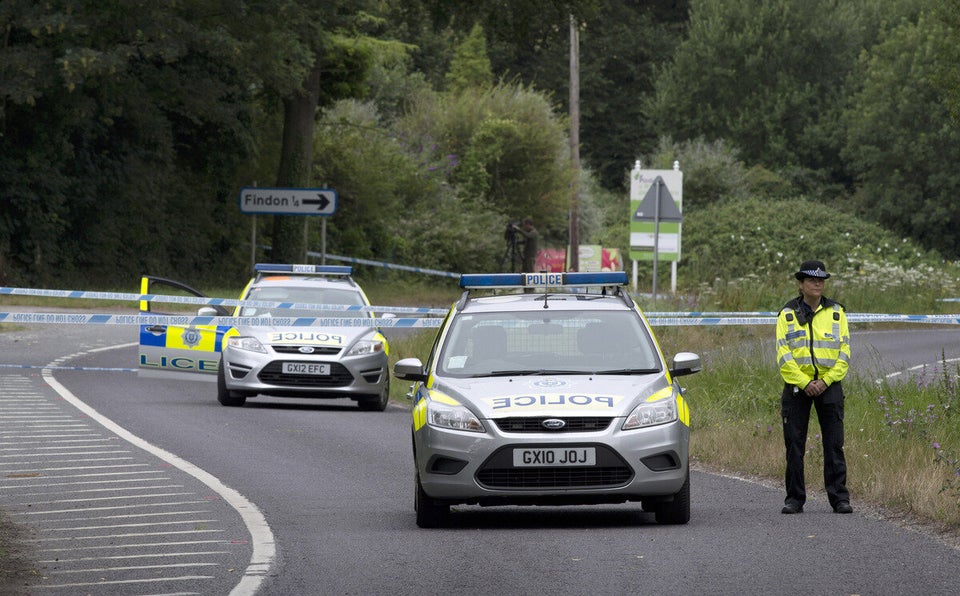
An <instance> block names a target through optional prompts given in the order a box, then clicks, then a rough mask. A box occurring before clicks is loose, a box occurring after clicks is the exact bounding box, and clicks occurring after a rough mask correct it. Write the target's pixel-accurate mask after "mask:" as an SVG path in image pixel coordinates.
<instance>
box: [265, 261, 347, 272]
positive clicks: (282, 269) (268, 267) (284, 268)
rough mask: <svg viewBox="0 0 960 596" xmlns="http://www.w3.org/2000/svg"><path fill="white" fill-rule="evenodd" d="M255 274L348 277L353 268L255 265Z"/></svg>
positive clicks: (341, 266) (340, 266)
mask: <svg viewBox="0 0 960 596" xmlns="http://www.w3.org/2000/svg"><path fill="white" fill-rule="evenodd" d="M253 270H254V271H255V272H256V273H260V274H264V273H293V274H300V275H350V274H352V273H353V267H350V266H348V265H278V264H274V263H257V264H256V265H254V266H253Z"/></svg>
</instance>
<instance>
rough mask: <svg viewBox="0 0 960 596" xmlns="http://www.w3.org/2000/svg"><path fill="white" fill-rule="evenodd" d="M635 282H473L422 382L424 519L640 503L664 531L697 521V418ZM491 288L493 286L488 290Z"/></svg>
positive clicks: (564, 278)
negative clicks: (515, 508) (478, 508)
mask: <svg viewBox="0 0 960 596" xmlns="http://www.w3.org/2000/svg"><path fill="white" fill-rule="evenodd" d="M626 281H627V279H626V274H625V273H623V272H605V273H556V274H546V273H538V274H523V273H519V274H491V275H479V274H478V275H463V276H462V277H461V279H460V286H461V287H462V288H464V290H465V292H464V293H463V296H462V297H461V298H460V300H459V301H458V302H457V303H456V304H455V305H454V306H453V307H452V308H451V310H450V312H449V313H448V314H447V317H446V319H445V320H444V322H443V325H442V326H441V328H440V330H439V332H438V334H437V338H436V341H435V343H434V346H433V349H432V351H431V353H430V355H429V357H428V359H427V362H426V363H423V362H421V361H420V360H419V359H417V358H405V359H402V360H400V361H398V362H397V363H396V364H395V365H394V375H395V376H396V377H397V378H399V379H405V380H409V381H414V384H413V386H412V388H411V391H412V396H413V451H414V453H413V455H414V462H415V465H416V477H415V480H416V497H415V508H416V519H417V525H419V526H420V527H437V526H442V525H444V524H445V523H447V522H448V521H449V516H450V515H451V512H450V506H451V505H456V504H479V505H518V504H519V505H564V504H592V503H621V502H628V501H639V502H640V503H641V504H642V507H643V509H644V510H646V511H652V512H654V515H655V518H656V520H657V521H658V522H660V523H667V524H683V523H686V522H687V521H688V520H689V519H690V474H689V467H688V453H689V452H688V445H689V438H690V411H689V408H688V406H687V403H686V401H685V400H684V398H683V394H682V392H681V388H680V385H679V384H678V382H677V380H676V378H677V377H679V376H682V375H687V374H691V373H695V372H698V371H699V370H700V358H699V357H698V356H697V355H696V354H692V353H686V352H682V353H679V354H677V355H676V357H675V358H674V360H673V365H672V367H668V366H667V364H666V362H665V360H664V357H663V354H662V353H661V350H660V348H659V346H658V344H657V341H656V339H655V337H654V334H653V331H652V330H651V328H650V325H649V324H648V323H647V321H646V319H645V318H644V316H643V314H642V313H641V311H640V309H639V308H638V307H637V305H636V304H635V303H634V301H633V300H632V299H631V298H630V296H629V294H627V292H626V291H625V289H624V286H625V285H626ZM486 290H491V291H486Z"/></svg>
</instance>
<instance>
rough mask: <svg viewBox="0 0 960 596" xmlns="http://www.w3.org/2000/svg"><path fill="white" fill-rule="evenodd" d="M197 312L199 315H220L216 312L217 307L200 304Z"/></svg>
mask: <svg viewBox="0 0 960 596" xmlns="http://www.w3.org/2000/svg"><path fill="white" fill-rule="evenodd" d="M197 314H198V315H200V316H201V317H216V316H219V315H220V313H219V312H217V309H215V308H214V307H212V306H201V307H200V308H199V309H198V310H197Z"/></svg>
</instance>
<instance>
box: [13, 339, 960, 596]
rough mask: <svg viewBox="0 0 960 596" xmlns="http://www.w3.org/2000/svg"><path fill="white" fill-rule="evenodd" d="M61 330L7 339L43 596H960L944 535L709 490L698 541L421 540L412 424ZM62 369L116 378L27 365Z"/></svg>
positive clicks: (712, 478) (603, 512)
mask: <svg viewBox="0 0 960 596" xmlns="http://www.w3.org/2000/svg"><path fill="white" fill-rule="evenodd" d="M44 327H45V326H35V327H32V328H29V329H27V330H26V331H18V332H13V333H2V334H0V364H7V365H8V367H7V368H0V506H2V507H4V508H5V510H6V511H7V512H8V513H9V514H10V515H11V517H12V518H13V519H14V520H15V521H17V522H20V523H24V524H27V525H28V527H30V528H31V530H32V531H33V535H34V538H35V540H36V542H35V545H36V547H37V559H38V561H40V562H39V564H38V567H39V568H40V570H41V574H42V581H40V582H38V583H37V584H36V585H35V586H34V587H32V588H31V589H29V590H26V591H24V592H23V593H28V594H77V593H81V594H83V593H96V594H110V595H113V594H145V593H151V594H164V593H203V594H228V593H231V591H233V593H235V594H243V593H258V594H270V595H274V594H276V595H291V594H357V595H359V594H425V595H430V594H450V593H456V594H463V595H472V594H477V595H480V594H570V595H578V594H591V595H598V594H600V595H602V594H624V593H637V594H671V593H672V594H700V593H712V594H771V593H772V594H824V595H828V594H881V595H882V594H898V595H899V594H924V595H939V594H944V595H946V594H951V595H952V594H954V593H956V579H955V570H956V569H957V568H958V566H960V551H958V550H957V549H955V548H953V547H951V546H949V545H947V544H944V543H943V542H941V541H939V540H937V539H936V538H934V537H931V536H928V535H924V534H921V533H918V532H915V531H912V530H909V529H905V528H903V527H901V526H899V525H897V524H896V523H893V522H891V521H886V520H883V519H879V518H878V517H877V516H873V515H870V514H868V513H865V512H864V511H863V510H860V509H858V511H857V512H856V513H854V514H853V515H849V516H838V515H834V514H833V513H832V512H831V511H830V510H829V507H828V506H827V504H826V502H825V499H815V500H812V501H811V502H809V503H808V505H807V507H806V508H805V512H804V514H803V515H799V516H784V515H780V513H779V504H780V503H781V500H782V495H781V490H780V489H778V488H775V487H771V486H765V485H761V484H756V483H751V482H747V481H744V480H740V479H736V478H731V477H726V476H720V475H715V474H710V473H706V472H695V473H694V474H693V477H692V519H691V521H690V523H689V524H687V525H685V526H659V525H657V524H655V523H654V522H653V520H652V518H651V517H650V516H649V515H647V514H643V513H640V512H639V509H638V506H636V505H623V506H599V507H596V506H595V507H563V508H489V509H485V508H478V507H460V508H458V514H457V515H456V516H455V517H454V520H455V522H454V525H453V527H450V528H446V529H443V530H433V531H428V530H421V529H418V528H417V527H416V525H415V523H414V517H413V511H412V493H413V480H412V461H411V457H410V430H409V422H408V417H409V413H408V412H407V410H406V409H405V408H403V407H400V406H395V405H393V404H391V407H390V408H389V409H388V410H387V411H386V412H382V413H380V412H361V411H359V410H358V409H357V408H356V407H355V405H354V404H353V402H350V401H342V402H341V401H332V402H320V403H313V402H307V401H303V400H283V399H263V398H261V399H257V400H252V401H249V402H248V405H247V406H246V407H244V408H223V407H221V406H220V405H219V404H218V403H217V401H216V397H215V388H214V386H213V385H212V384H207V383H200V382H184V381H167V382H164V381H157V380H156V379H150V380H148V379H139V378H138V377H137V376H136V375H135V374H133V373H131V372H128V371H127V370H126V368H127V367H130V366H132V364H133V363H134V362H135V361H136V347H135V346H131V345H127V346H125V347H114V346H123V344H128V343H130V342H132V341H134V340H135V333H134V332H133V331H131V330H130V329H125V330H124V329H122V328H97V327H84V328H81V327H79V326H77V327H59V328H56V329H54V328H51V327H46V328H44ZM854 349H856V350H857V353H858V354H875V355H876V358H874V359H873V361H874V362H876V366H877V372H878V374H883V375H887V374H890V373H895V372H896V371H898V370H903V369H906V368H909V367H912V366H917V365H920V364H923V363H928V364H933V365H935V364H936V363H937V362H939V361H940V360H941V359H942V358H943V357H946V358H948V359H950V358H956V357H958V356H960V340H958V338H957V334H956V331H955V330H949V329H940V328H931V329H929V330H921V332H919V333H917V332H912V333H906V332H904V331H898V332H877V333H870V334H866V333H864V334H859V335H855V344H854ZM51 363H53V364H55V365H57V366H61V367H68V366H69V367H89V368H100V369H112V370H101V371H99V372H95V371H90V370H66V369H63V368H59V369H54V370H52V371H50V372H49V373H47V375H46V376H45V375H44V374H43V373H42V371H41V369H39V368H10V367H9V365H11V364H16V365H35V366H45V365H49V364H51ZM63 392H66V393H67V395H68V396H72V398H75V400H76V403H77V404H82V405H84V406H86V407H88V408H89V409H87V410H84V409H78V406H77V405H76V404H75V403H74V399H67V398H65V397H64V394H63ZM101 417H105V418H106V419H108V422H107V423H106V424H108V426H104V422H103V421H102V420H101V419H100V418H101ZM25 432H29V433H35V434H39V435H44V437H43V438H37V439H33V441H37V442H32V443H28V442H27V440H26V438H25V437H24V436H23V434H24V433H25ZM72 433H76V434H78V435H79V436H77V437H73V438H71V437H69V436H68V435H70V434H72ZM48 435H56V437H50V436H48ZM92 439H97V440H98V441H92ZM53 441H58V442H57V443H54V442H53ZM59 441H76V442H74V443H60V442H59ZM137 441H139V442H137ZM104 444H105V445H107V447H105V448H103V447H100V446H99V445H104ZM63 445H74V446H76V447H71V448H70V449H72V450H73V451H70V450H63V449H60V447H61V446H63ZM53 447H57V449H53ZM47 448H50V449H47ZM44 449H47V450H46V451H44ZM56 462H59V463H56ZM114 466H124V467H114ZM104 468H105V469H104ZM57 469H61V470H60V471H56V470H57ZM131 471H133V472H143V474H141V476H145V477H148V480H144V481H142V483H139V484H138V483H132V482H127V481H128V480H129V476H128V475H126V473H127V472H131ZM120 473H123V474H125V475H123V476H118V475H117V474H120ZM30 474H38V475H39V476H40V479H39V480H38V478H37V477H30ZM99 474H103V476H98V475H99ZM55 475H62V476H66V475H83V482H88V483H89V484H69V485H66V484H60V482H61V480H55V479H52V478H46V477H52V476H55ZM138 478H139V476H138ZM108 479H109V480H112V481H117V480H121V481H122V482H114V483H112V484H103V483H102V482H101V480H108ZM71 482H79V480H75V479H71ZM34 483H36V484H44V485H46V486H34ZM24 487H26V488H24ZM81 491H99V492H81ZM115 507H123V509H116V508H115ZM119 516H138V517H119ZM84 517H88V518H90V519H88V520H87V521H84ZM258 519H260V520H262V521H263V522H264V523H265V524H266V526H265V527H260V526H258V525H257V523H256V521H257V520H258ZM251 523H252V525H251ZM251 558H252V559H254V564H253V565H251ZM13 588H14V587H11V590H12V589H13ZM3 592H4V587H3V586H0V593H3ZM13 593H17V592H13Z"/></svg>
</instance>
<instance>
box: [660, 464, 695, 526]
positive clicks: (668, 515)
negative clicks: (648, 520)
mask: <svg viewBox="0 0 960 596" xmlns="http://www.w3.org/2000/svg"><path fill="white" fill-rule="evenodd" d="M654 518H655V519H656V520H657V523H658V524H671V525H679V524H685V523H687V522H688V521H690V470H689V469H688V470H687V478H686V480H684V482H683V486H682V487H680V491H679V492H677V494H675V495H673V500H672V501H667V502H666V503H660V504H658V505H657V508H656V510H655V511H654Z"/></svg>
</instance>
